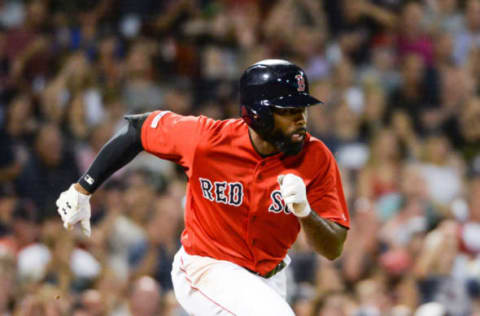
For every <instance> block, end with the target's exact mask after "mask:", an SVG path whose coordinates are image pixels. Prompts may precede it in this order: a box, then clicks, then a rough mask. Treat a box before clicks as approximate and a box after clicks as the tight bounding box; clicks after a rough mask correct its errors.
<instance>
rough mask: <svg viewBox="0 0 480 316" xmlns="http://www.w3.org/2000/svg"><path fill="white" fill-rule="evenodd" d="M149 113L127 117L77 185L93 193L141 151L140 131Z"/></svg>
mask: <svg viewBox="0 0 480 316" xmlns="http://www.w3.org/2000/svg"><path fill="white" fill-rule="evenodd" d="M149 114H150V113H144V114H137V115H127V116H125V119H127V120H128V125H126V126H124V127H123V128H122V129H121V130H120V131H119V132H118V133H117V134H116V135H115V136H113V137H112V138H111V139H110V140H109V141H108V142H107V143H106V144H105V145H104V146H103V147H102V149H101V150H100V152H99V153H98V155H97V157H96V158H95V160H94V161H93V163H92V164H91V165H90V167H89V168H88V170H87V172H86V173H85V174H84V175H83V176H82V177H81V178H80V179H79V180H78V183H79V184H80V185H81V186H82V187H83V188H84V189H85V190H87V191H88V192H90V193H93V192H95V190H96V189H97V188H98V187H99V186H100V185H101V184H102V183H103V182H104V181H105V180H107V179H108V178H109V177H110V176H111V175H112V174H113V173H114V172H115V171H117V170H118V169H120V168H122V167H123V166H125V165H126V164H127V163H129V162H130V161H131V160H132V159H133V158H135V156H136V155H138V153H140V152H141V151H142V150H143V147H142V139H141V130H142V125H143V122H145V120H146V119H147V117H148V115H149Z"/></svg>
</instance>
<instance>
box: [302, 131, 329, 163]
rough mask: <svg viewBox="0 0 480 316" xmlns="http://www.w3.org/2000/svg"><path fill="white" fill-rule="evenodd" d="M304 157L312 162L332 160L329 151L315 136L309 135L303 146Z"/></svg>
mask: <svg viewBox="0 0 480 316" xmlns="http://www.w3.org/2000/svg"><path fill="white" fill-rule="evenodd" d="M305 151H306V157H308V158H309V159H311V160H312V161H313V160H315V161H319V162H321V161H325V160H330V159H332V158H334V156H333V154H332V152H331V151H330V149H329V148H328V147H327V145H325V143H324V142H323V141H321V140H320V139H318V138H316V137H315V136H312V135H309V138H308V140H307V143H306V145H305Z"/></svg>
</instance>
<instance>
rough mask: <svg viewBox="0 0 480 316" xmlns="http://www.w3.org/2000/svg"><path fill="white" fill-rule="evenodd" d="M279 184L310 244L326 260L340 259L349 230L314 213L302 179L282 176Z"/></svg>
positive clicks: (286, 201) (291, 175) (293, 176)
mask: <svg viewBox="0 0 480 316" xmlns="http://www.w3.org/2000/svg"><path fill="white" fill-rule="evenodd" d="M278 182H279V184H280V191H281V193H282V197H283V200H284V201H285V204H287V206H288V209H289V210H290V211H291V212H292V213H293V214H295V215H296V216H297V217H298V219H299V220H300V223H301V225H302V227H303V230H304V231H305V235H306V236H307V241H308V243H309V244H310V245H311V246H312V247H313V248H314V249H315V251H316V252H318V253H319V254H321V255H323V256H324V257H325V258H327V259H330V260H334V259H336V258H338V257H339V256H340V255H341V254H342V250H343V244H344V242H345V239H346V238H347V229H346V228H345V227H342V226H341V225H338V224H337V223H334V222H332V221H329V220H327V219H325V218H322V217H320V216H319V215H318V214H317V213H316V212H312V209H311V208H310V204H309V203H308V199H307V189H306V187H305V183H304V182H303V180H302V178H300V177H298V176H296V175H294V174H287V175H280V176H279V177H278Z"/></svg>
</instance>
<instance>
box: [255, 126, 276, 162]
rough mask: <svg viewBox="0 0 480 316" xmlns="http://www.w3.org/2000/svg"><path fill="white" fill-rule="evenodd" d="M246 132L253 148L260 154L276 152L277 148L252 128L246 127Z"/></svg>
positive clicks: (265, 154) (266, 154)
mask: <svg viewBox="0 0 480 316" xmlns="http://www.w3.org/2000/svg"><path fill="white" fill-rule="evenodd" d="M248 133H249V135H250V141H251V142H252V145H253V148H254V149H255V151H256V152H257V153H258V154H259V155H260V156H263V157H266V156H270V155H272V154H276V153H278V149H277V147H275V145H273V144H272V143H270V142H268V141H266V140H264V139H263V138H262V137H261V136H260V135H259V134H258V133H257V132H255V131H254V130H253V129H252V128H250V127H249V128H248Z"/></svg>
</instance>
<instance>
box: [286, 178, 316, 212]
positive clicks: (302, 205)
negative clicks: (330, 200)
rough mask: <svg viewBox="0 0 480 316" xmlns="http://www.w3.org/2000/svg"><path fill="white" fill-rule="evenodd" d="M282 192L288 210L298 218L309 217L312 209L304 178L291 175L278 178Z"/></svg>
mask: <svg viewBox="0 0 480 316" xmlns="http://www.w3.org/2000/svg"><path fill="white" fill-rule="evenodd" d="M278 183H279V184H280V192H281V193H282V197H283V200H284V201H285V204H287V206H288V209H289V210H290V211H291V212H292V213H293V214H295V215H296V216H297V217H307V216H308V215H309V214H310V212H311V211H312V209H311V208H310V204H308V200H307V188H306V187H305V183H304V182H303V180H302V178H300V177H298V176H296V175H294V174H292V173H289V174H286V175H283V174H282V175H279V176H278Z"/></svg>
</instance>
